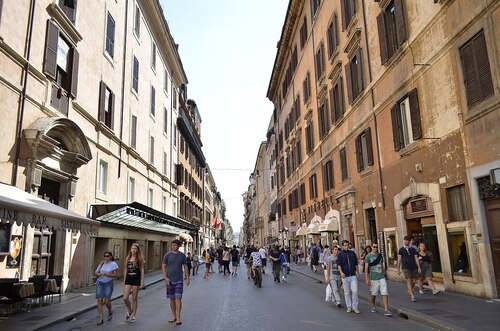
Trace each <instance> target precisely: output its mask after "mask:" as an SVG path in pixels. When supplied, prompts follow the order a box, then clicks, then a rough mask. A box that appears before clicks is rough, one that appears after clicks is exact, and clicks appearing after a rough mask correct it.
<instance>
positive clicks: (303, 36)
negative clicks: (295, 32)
mask: <svg viewBox="0 0 500 331" xmlns="http://www.w3.org/2000/svg"><path fill="white" fill-rule="evenodd" d="M306 41H307V18H306V17H305V16H304V22H303V23H302V26H301V27H300V49H302V48H304V46H305V45H306Z"/></svg>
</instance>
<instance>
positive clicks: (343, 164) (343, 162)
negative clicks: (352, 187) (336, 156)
mask: <svg viewBox="0 0 500 331" xmlns="http://www.w3.org/2000/svg"><path fill="white" fill-rule="evenodd" d="M340 170H341V172H342V181H345V180H348V179H349V172H348V168H347V153H346V150H345V147H344V148H342V149H341V150H340Z"/></svg>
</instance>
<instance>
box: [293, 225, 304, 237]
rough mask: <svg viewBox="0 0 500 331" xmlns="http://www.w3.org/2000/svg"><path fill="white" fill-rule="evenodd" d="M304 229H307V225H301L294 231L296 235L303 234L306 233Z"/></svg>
mask: <svg viewBox="0 0 500 331" xmlns="http://www.w3.org/2000/svg"><path fill="white" fill-rule="evenodd" d="M306 230H307V227H305V226H303V227H300V228H299V229H298V230H297V232H296V233H295V235H296V236H305V235H306V234H307V233H306Z"/></svg>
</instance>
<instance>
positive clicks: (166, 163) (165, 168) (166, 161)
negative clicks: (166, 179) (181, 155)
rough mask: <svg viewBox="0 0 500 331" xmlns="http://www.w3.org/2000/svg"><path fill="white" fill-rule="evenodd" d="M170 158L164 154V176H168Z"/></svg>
mask: <svg viewBox="0 0 500 331" xmlns="http://www.w3.org/2000/svg"><path fill="white" fill-rule="evenodd" d="M167 166H168V157H167V153H166V152H163V174H164V175H165V176H166V175H167Z"/></svg>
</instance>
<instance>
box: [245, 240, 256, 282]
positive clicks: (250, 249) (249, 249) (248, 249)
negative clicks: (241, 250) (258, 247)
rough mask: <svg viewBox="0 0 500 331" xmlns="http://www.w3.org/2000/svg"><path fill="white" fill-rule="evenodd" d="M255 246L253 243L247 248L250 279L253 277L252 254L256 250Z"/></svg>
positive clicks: (246, 254) (246, 261)
mask: <svg viewBox="0 0 500 331" xmlns="http://www.w3.org/2000/svg"><path fill="white" fill-rule="evenodd" d="M254 250H255V249H254V247H253V245H251V246H250V245H248V246H247V248H246V250H245V260H244V261H245V265H246V266H247V278H248V279H250V278H251V277H252V260H251V259H250V256H251V255H252V253H253V252H254Z"/></svg>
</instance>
